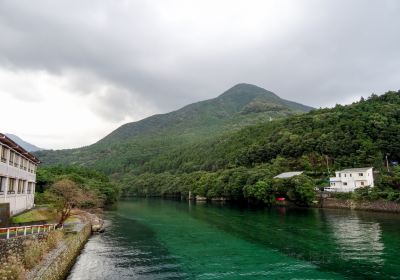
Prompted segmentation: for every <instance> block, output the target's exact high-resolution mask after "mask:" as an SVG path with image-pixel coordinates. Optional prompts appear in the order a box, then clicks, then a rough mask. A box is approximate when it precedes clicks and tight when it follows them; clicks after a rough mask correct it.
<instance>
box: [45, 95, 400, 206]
mask: <svg viewBox="0 0 400 280" xmlns="http://www.w3.org/2000/svg"><path fill="white" fill-rule="evenodd" d="M235 93H237V91H236V92H235ZM229 96H230V98H231V97H232V96H231V95H229ZM238 96H240V99H242V98H243V94H238V95H235V97H236V98H238ZM257 98H258V97H257ZM257 98H256V99H252V101H250V103H252V102H253V103H254V102H255V101H254V100H257ZM219 102H221V101H219ZM250 103H248V102H247V103H243V104H246V105H245V106H244V107H246V108H248V107H251V108H253V110H254V112H256V111H257V110H258V109H257V110H256V109H254V107H256V108H264V109H265V108H268V109H267V110H271V108H272V107H274V106H275V105H274V106H272V105H271V104H269V105H266V104H260V103H258V104H257V105H254V104H252V105H251V106H249V104H250ZM243 104H242V105H243ZM244 107H243V106H242V107H240V109H238V110H236V111H235V112H239V114H243V112H247V111H246V110H247V109H246V110H245V109H244ZM264 109H260V110H261V111H262V110H264ZM274 110H276V108H275V107H274ZM285 110H287V109H285ZM254 112H253V113H254ZM197 113H199V112H197ZM264 113H265V111H264ZM235 114H236V113H235ZM252 120H253V121H254V125H249V124H247V125H243V126H240V127H238V128H237V129H226V130H224V129H223V130H222V132H221V133H219V134H214V133H209V134H210V135H209V137H201V134H197V135H196V137H193V138H191V139H190V140H188V139H189V138H185V137H178V136H177V135H175V134H174V133H175V132H174V133H161V132H160V134H159V135H156V134H154V133H153V132H152V133H153V134H151V137H148V138H146V137H144V136H143V135H146V133H143V134H140V135H139V136H137V135H136V136H132V135H131V136H126V137H128V138H129V137H134V139H133V140H129V141H128V140H121V139H122V138H124V137H122V136H121V131H120V132H118V131H117V132H114V133H113V134H114V136H112V135H113V134H111V136H112V137H115V135H118V137H117V138H118V141H119V142H118V141H116V143H117V144H110V143H109V142H110V140H109V139H108V140H107V139H105V140H104V141H103V140H102V141H100V143H108V144H107V145H98V146H94V147H88V149H89V150H90V153H88V152H87V151H86V152H85V153H88V155H90V157H87V156H85V157H83V158H79V155H81V153H80V152H79V151H73V152H71V151H68V150H66V151H60V152H57V153H56V154H55V155H56V157H55V156H54V154H51V152H48V151H47V152H42V154H38V155H39V156H40V155H42V156H43V157H41V159H42V160H43V161H45V160H46V159H52V160H54V159H55V158H57V156H58V157H59V159H58V162H57V161H56V163H65V162H66V163H69V164H71V163H72V164H78V165H83V166H93V167H94V168H96V169H98V170H101V171H103V172H106V173H107V174H108V175H110V176H111V178H112V179H113V180H115V181H116V182H118V185H119V186H121V188H122V191H123V194H125V195H147V196H155V195H165V196H169V195H185V196H186V195H188V193H189V191H191V192H192V194H193V195H200V196H204V197H207V198H218V197H224V198H228V199H244V198H246V199H254V200H258V201H263V202H265V203H270V202H271V201H273V200H274V198H275V197H277V196H284V197H286V198H288V199H290V200H293V201H296V202H297V203H300V204H309V203H311V202H312V201H313V200H314V189H315V188H317V187H323V186H327V185H328V178H329V176H331V175H333V174H334V173H333V171H334V170H338V169H341V168H349V167H365V166H373V167H374V168H375V171H376V183H377V185H378V187H377V188H375V189H374V190H373V191H367V192H365V191H364V193H362V191H360V192H359V193H357V194H356V195H362V196H363V197H366V198H374V199H376V198H384V199H389V200H394V201H399V200H400V195H399V191H400V169H399V167H397V166H396V162H398V161H399V160H400V143H399V141H398V139H399V136H400V92H393V91H392V92H387V93H386V94H383V95H381V96H377V95H372V96H370V97H369V98H367V99H366V100H364V99H363V98H362V99H361V100H360V101H359V102H355V103H353V104H350V105H346V106H342V105H336V106H335V107H334V108H330V109H317V110H312V111H310V112H308V113H302V114H298V113H294V114H287V115H286V117H284V116H282V117H281V118H274V119H272V120H271V119H270V117H269V118H268V119H265V118H264V119H257V120H255V119H252ZM182 122H183V121H182ZM181 125H182V123H181ZM205 127H207V125H205V126H204V125H202V126H201V128H202V129H204V128H205ZM172 130H173V129H172ZM184 130H186V129H184ZM200 130H201V129H200ZM160 131H162V129H160ZM167 131H169V130H168V129H167ZM135 133H136V132H135ZM135 133H134V134H135ZM111 136H110V137H111ZM129 139H130V138H129ZM118 143H119V144H118ZM46 153H47V154H46ZM63 153H64V154H65V157H64V156H63V155H64V154H63ZM386 158H387V162H388V163H389V171H387V166H385V163H386V162H385V160H386ZM65 159H68V160H67V161H64V160H65ZM50 161H51V160H50ZM52 163H53V162H52ZM295 170H302V171H305V172H304V175H302V176H298V177H295V178H292V179H290V180H286V181H285V183H282V180H278V179H273V177H274V176H275V175H277V174H279V173H280V172H284V171H295Z"/></svg>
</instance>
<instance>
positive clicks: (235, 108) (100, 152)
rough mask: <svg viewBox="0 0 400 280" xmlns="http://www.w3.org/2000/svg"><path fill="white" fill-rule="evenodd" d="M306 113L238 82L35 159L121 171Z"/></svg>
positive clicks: (263, 90) (274, 96) (111, 171)
mask: <svg viewBox="0 0 400 280" xmlns="http://www.w3.org/2000/svg"><path fill="white" fill-rule="evenodd" d="M311 109H312V108H311V107H308V106H304V105H301V104H298V103H295V102H291V101H288V100H284V99H281V98H280V97H278V96H277V95H275V94H274V93H272V92H270V91H267V90H265V89H262V88H260V87H257V86H254V85H249V84H238V85H236V86H234V87H232V88H231V89H229V90H227V91H226V92H224V93H223V94H221V95H220V96H218V97H217V98H214V99H210V100H206V101H201V102H197V103H194V104H191V105H188V106H185V107H183V108H182V109H179V110H177V111H174V112H171V113H167V114H161V115H155V116H152V117H149V118H146V119H144V120H141V121H138V122H133V123H128V124H125V125H123V126H121V127H120V128H118V129H116V130H115V131H113V132H112V133H110V134H109V135H108V136H106V137H105V138H103V139H102V140H100V141H99V142H97V143H95V144H93V145H91V146H88V147H84V148H80V149H71V150H61V151H41V152H38V153H37V156H38V157H39V158H40V159H41V160H42V162H43V163H44V164H59V163H61V164H79V165H85V166H89V167H95V168H97V169H99V170H101V171H103V172H106V173H108V174H114V173H125V172H127V171H131V170H132V169H140V168H141V167H143V166H144V165H145V164H146V162H148V161H149V160H151V159H153V158H154V157H156V156H160V155H161V154H164V153H167V152H168V151H169V150H172V149H175V148H178V147H182V146H187V145H189V144H191V143H197V142H199V141H203V140H204V139H211V138H213V137H215V136H218V135H222V134H223V133H226V132H227V131H233V130H238V129H240V128H242V127H245V126H248V125H251V124H255V123H259V122H265V121H270V120H271V119H278V118H283V117H287V116H290V115H293V114H298V113H303V112H307V111H309V110H311Z"/></svg>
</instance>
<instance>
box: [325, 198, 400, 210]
mask: <svg viewBox="0 0 400 280" xmlns="http://www.w3.org/2000/svg"><path fill="white" fill-rule="evenodd" d="M320 207H322V208H340V209H354V210H367V211H379V212H393V213H400V203H396V202H391V201H386V200H376V201H354V200H351V199H338V198H325V199H323V201H321V203H320Z"/></svg>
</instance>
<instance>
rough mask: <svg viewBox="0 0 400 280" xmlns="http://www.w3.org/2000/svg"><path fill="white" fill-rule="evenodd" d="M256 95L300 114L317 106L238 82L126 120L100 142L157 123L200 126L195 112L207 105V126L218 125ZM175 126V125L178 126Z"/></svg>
mask: <svg viewBox="0 0 400 280" xmlns="http://www.w3.org/2000/svg"><path fill="white" fill-rule="evenodd" d="M255 98H259V99H262V100H259V101H258V102H259V103H266V102H270V103H271V102H272V103H273V104H275V105H280V106H281V109H289V110H291V111H293V112H298V113H299V112H308V111H310V110H312V109H314V108H312V107H310V106H306V105H303V104H300V103H296V102H293V101H289V100H285V99H282V98H280V97H279V96H278V95H276V94H274V93H273V92H271V91H268V90H265V89H263V88H261V87H258V86H255V85H252V84H246V83H239V84H237V85H235V86H233V87H231V88H230V89H228V90H226V91H225V92H223V93H222V94H220V95H219V96H217V97H215V98H212V99H207V100H202V101H198V102H195V103H191V104H188V105H186V106H183V107H182V108H180V109H178V110H174V111H171V112H169V113H165V114H156V115H153V116H150V117H148V118H145V119H142V120H139V121H136V122H130V123H126V124H124V125H122V126H120V127H119V128H117V129H116V130H114V131H112V132H111V133H110V134H108V135H106V136H105V137H104V138H103V139H101V140H100V141H99V142H108V138H109V137H114V136H116V137H117V138H120V137H121V138H125V139H126V138H129V137H132V136H136V135H137V134H136V133H140V132H142V130H145V131H149V128H150V130H151V129H152V128H153V129H154V128H155V126H154V125H158V127H157V128H158V129H161V130H164V129H165V126H168V128H171V123H168V122H169V121H178V122H181V121H184V122H188V121H191V122H192V124H194V125H198V122H199V121H201V120H200V119H199V118H200V116H199V115H196V114H198V113H203V112H204V109H205V108H206V109H211V110H212V109H214V112H212V113H213V115H212V116H211V115H210V116H209V120H208V122H209V123H208V124H207V125H215V122H221V120H223V119H224V120H226V121H229V120H228V118H229V117H230V116H231V114H237V113H240V109H243V108H244V107H245V105H247V104H249V103H250V101H252V100H254V99H255ZM207 107H212V108H207ZM269 109H273V108H269ZM264 112H265V111H264ZM273 112H274V110H271V117H272V116H274V117H279V114H278V116H276V114H274V113H273ZM193 113H194V114H193ZM256 113H260V112H256ZM267 119H268V118H267ZM157 122H158V123H157ZM210 122H214V123H210ZM149 126H151V127H149ZM172 126H173V127H176V125H172ZM126 129H131V130H132V131H131V133H130V132H129V131H122V132H121V130H126ZM158 132H159V131H158ZM113 140H114V139H113Z"/></svg>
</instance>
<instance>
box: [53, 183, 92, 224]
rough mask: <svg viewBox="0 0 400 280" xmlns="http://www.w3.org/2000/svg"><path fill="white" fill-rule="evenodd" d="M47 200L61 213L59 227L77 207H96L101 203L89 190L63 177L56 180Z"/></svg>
mask: <svg viewBox="0 0 400 280" xmlns="http://www.w3.org/2000/svg"><path fill="white" fill-rule="evenodd" d="M45 196H46V198H47V201H48V202H50V203H51V204H53V206H54V207H55V208H56V210H57V212H58V213H60V220H59V222H58V225H57V227H61V226H62V225H63V224H64V222H65V221H66V220H67V219H68V218H69V217H70V215H71V210H72V209H74V208H76V207H82V206H83V207H88V206H91V207H94V206H97V205H98V204H99V199H98V197H97V196H96V195H95V194H94V193H93V192H91V191H89V190H85V191H84V190H83V189H82V188H80V187H79V185H78V184H76V183H75V182H74V181H71V180H69V179H62V180H60V181H57V182H55V183H54V184H53V185H52V186H51V187H50V188H49V189H48V190H47V191H46V192H45Z"/></svg>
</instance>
